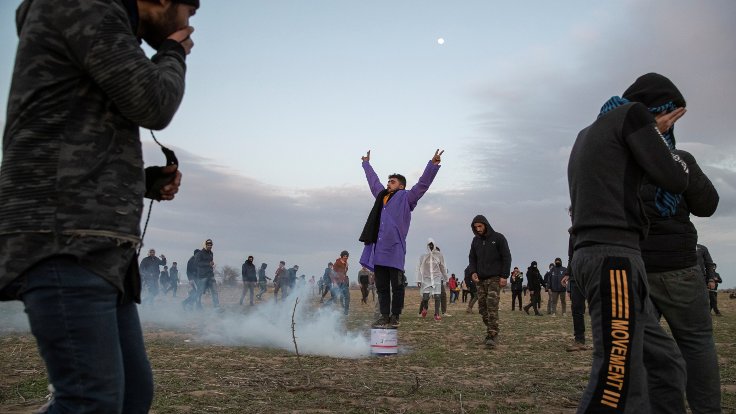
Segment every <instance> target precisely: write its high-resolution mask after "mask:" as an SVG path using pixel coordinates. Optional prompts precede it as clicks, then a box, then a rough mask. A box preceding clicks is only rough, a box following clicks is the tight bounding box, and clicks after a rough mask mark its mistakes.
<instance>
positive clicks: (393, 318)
mask: <svg viewBox="0 0 736 414" xmlns="http://www.w3.org/2000/svg"><path fill="white" fill-rule="evenodd" d="M389 325H390V326H391V327H392V328H398V327H399V325H401V322H399V315H391V318H390V319H389Z"/></svg>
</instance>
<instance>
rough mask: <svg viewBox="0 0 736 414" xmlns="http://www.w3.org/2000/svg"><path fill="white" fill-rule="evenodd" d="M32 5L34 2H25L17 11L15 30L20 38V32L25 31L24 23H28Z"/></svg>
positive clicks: (26, 0)
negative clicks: (27, 18) (27, 19)
mask: <svg viewBox="0 0 736 414" xmlns="http://www.w3.org/2000/svg"><path fill="white" fill-rule="evenodd" d="M31 3H33V0H25V1H24V2H23V3H21V4H20V6H18V8H17V9H16V10H15V28H16V31H17V32H18V36H20V31H21V30H22V29H23V23H24V22H25V21H26V17H27V16H28V10H29V9H30V8H31Z"/></svg>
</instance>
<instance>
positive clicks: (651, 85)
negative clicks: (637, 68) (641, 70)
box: [621, 73, 686, 108]
mask: <svg viewBox="0 0 736 414" xmlns="http://www.w3.org/2000/svg"><path fill="white" fill-rule="evenodd" d="M621 97H623V98H625V99H628V100H629V101H632V102H641V103H643V104H644V105H645V106H646V107H647V108H656V107H659V106H662V105H665V104H667V103H668V102H670V101H671V102H672V103H674V104H675V106H677V107H678V108H684V107H685V106H686V103H685V98H684V97H683V96H682V93H680V90H679V89H677V86H675V84H674V83H672V81H671V80H669V79H668V78H667V77H665V76H662V75H660V74H658V73H647V74H646V75H642V76H640V77H639V78H638V79H637V80H636V81H635V82H634V83H633V84H632V85H631V86H629V88H628V89H626V91H624V93H623V95H621Z"/></svg>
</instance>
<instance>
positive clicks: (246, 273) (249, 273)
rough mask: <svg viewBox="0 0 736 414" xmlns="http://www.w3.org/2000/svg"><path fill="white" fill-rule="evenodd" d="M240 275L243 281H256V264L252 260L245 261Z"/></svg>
mask: <svg viewBox="0 0 736 414" xmlns="http://www.w3.org/2000/svg"><path fill="white" fill-rule="evenodd" d="M240 272H241V275H242V276H243V282H257V281H258V276H256V265H254V264H253V263H252V262H249V261H247V260H246V261H245V263H243V266H242V268H241V271H240Z"/></svg>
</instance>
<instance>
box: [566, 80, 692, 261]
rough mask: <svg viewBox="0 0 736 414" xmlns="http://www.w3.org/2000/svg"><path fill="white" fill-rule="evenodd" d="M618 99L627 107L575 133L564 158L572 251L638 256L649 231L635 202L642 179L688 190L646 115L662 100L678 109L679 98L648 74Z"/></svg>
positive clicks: (683, 168) (681, 166) (680, 167)
mask: <svg viewBox="0 0 736 414" xmlns="http://www.w3.org/2000/svg"><path fill="white" fill-rule="evenodd" d="M624 97H625V98H627V99H629V100H631V101H632V103H628V104H625V105H621V106H619V107H617V108H616V109H613V110H611V111H610V112H607V113H605V114H603V115H601V116H600V117H598V119H596V120H595V122H593V123H592V124H591V125H590V126H589V127H587V128H585V129H583V130H582V131H580V133H579V134H578V137H577V140H576V141H575V144H574V145H573V147H572V151H571V153H570V160H569V163H568V166H567V178H568V183H569V188H570V201H571V206H572V233H573V234H574V235H575V236H576V238H575V249H578V248H580V247H583V246H589V245H595V244H606V245H616V246H624V247H629V248H632V249H637V250H638V249H639V240H640V239H644V238H646V235H647V229H648V225H649V223H648V221H647V218H646V216H645V214H644V206H643V205H642V202H641V198H640V197H639V188H640V187H641V184H642V181H643V178H644V176H645V175H646V176H647V177H648V179H649V181H650V182H651V183H653V184H654V185H656V186H658V187H660V188H662V189H663V190H666V191H669V192H671V193H675V194H679V193H682V192H683V191H685V189H686V188H687V185H688V168H687V164H686V163H685V162H684V161H682V159H681V158H680V156H678V155H677V154H674V153H672V152H671V151H670V150H669V148H668V147H667V144H665V142H664V140H663V139H662V136H661V134H660V133H659V131H658V130H657V128H656V122H655V119H654V116H652V114H651V113H650V112H649V111H648V109H647V108H649V107H653V106H657V105H662V104H663V103H665V102H666V101H668V100H672V101H673V102H675V103H676V104H679V105H680V106H682V105H684V99H683V98H682V95H681V94H680V92H679V91H678V90H677V88H675V87H674V85H673V84H672V83H671V82H669V80H668V79H667V78H665V77H663V76H661V75H656V74H648V75H645V76H642V77H641V78H639V79H638V80H637V81H636V82H635V83H634V85H632V86H631V87H630V88H629V89H628V90H627V91H626V92H625V93H624ZM663 97H664V98H663ZM665 98H666V99H665Z"/></svg>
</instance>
